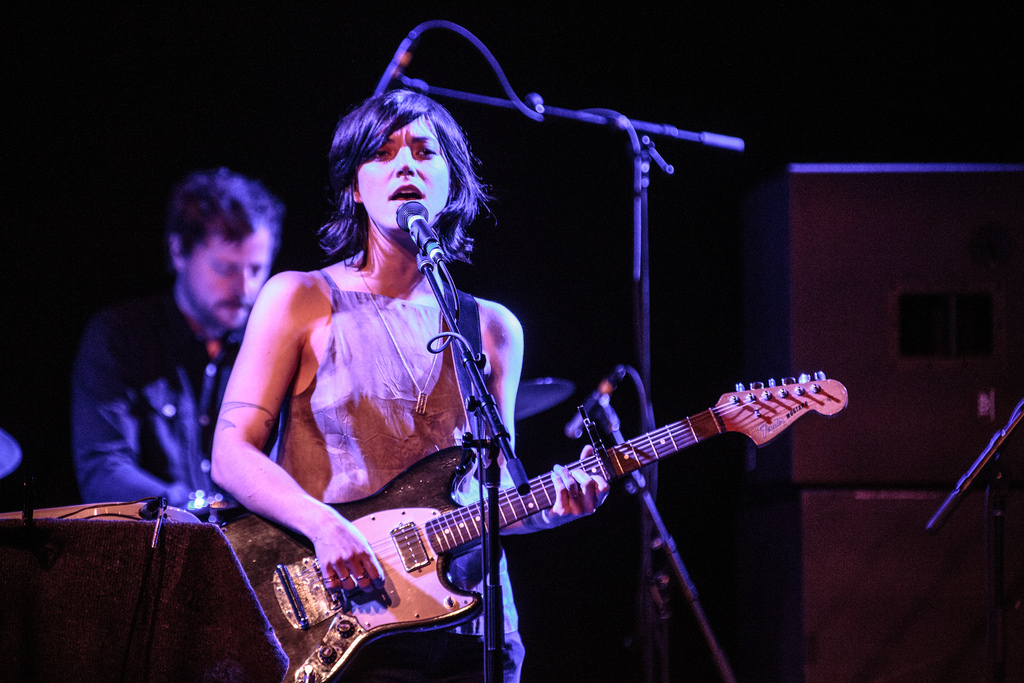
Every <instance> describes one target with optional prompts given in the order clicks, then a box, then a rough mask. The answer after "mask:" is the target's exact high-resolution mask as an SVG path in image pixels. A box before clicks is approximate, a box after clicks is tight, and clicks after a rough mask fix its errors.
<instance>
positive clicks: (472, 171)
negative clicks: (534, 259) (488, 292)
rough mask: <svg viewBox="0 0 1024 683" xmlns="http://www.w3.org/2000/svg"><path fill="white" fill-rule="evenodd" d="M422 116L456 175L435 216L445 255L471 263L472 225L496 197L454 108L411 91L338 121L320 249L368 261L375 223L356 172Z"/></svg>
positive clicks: (390, 94)
mask: <svg viewBox="0 0 1024 683" xmlns="http://www.w3.org/2000/svg"><path fill="white" fill-rule="evenodd" d="M419 118H425V119H427V120H428V121H429V122H430V123H431V124H432V125H433V127H434V132H435V133H437V138H438V143H439V144H440V147H441V149H440V150H439V151H440V153H441V155H442V156H443V157H444V159H445V161H447V162H448V169H449V173H450V176H451V180H450V184H449V191H448V204H447V205H446V206H445V208H444V209H443V210H442V211H441V212H440V213H438V215H437V216H436V217H435V222H434V227H435V228H436V230H437V234H438V238H439V239H440V240H441V244H442V246H443V247H444V249H445V251H446V252H447V253H448V254H449V255H451V256H452V257H453V258H455V259H458V260H460V261H466V262H469V260H470V255H471V254H472V251H473V238H472V237H471V236H470V235H469V232H468V227H469V224H470V223H472V222H473V220H474V219H475V218H476V216H477V214H478V213H479V211H480V210H481V209H483V208H485V207H486V202H487V200H488V199H490V197H489V196H488V194H487V190H486V188H485V187H484V185H483V183H482V182H481V181H480V178H479V176H478V175H477V172H476V168H477V159H476V157H474V156H473V154H472V152H471V151H470V149H469V141H468V140H467V139H466V134H465V133H464V132H463V130H462V128H461V127H460V126H459V124H458V123H456V122H455V119H453V118H452V115H451V114H450V113H449V112H448V110H447V109H445V108H444V107H442V106H441V105H440V104H438V103H437V102H435V101H434V100H432V99H431V98H429V97H427V96H426V95H421V94H419V93H416V92H412V91H410V90H389V91H387V92H385V93H382V94H380V95H375V96H374V97H371V98H369V99H367V100H366V101H364V102H363V103H362V104H360V105H359V106H358V107H356V108H355V109H353V110H352V111H351V112H349V113H348V114H347V115H345V116H343V117H342V118H341V120H340V121H339V122H338V127H337V128H336V129H335V131H334V142H333V143H332V144H331V151H330V154H329V155H328V160H329V162H330V171H329V176H330V183H331V184H330V192H331V197H330V198H331V203H332V205H333V207H334V210H333V211H332V214H331V217H330V219H329V220H328V221H327V222H326V223H325V224H324V225H323V226H321V228H320V233H319V234H320V246H321V247H323V249H324V251H325V252H326V253H327V255H328V257H330V258H333V259H341V260H345V259H351V258H353V257H355V256H356V255H358V254H359V253H360V252H363V259H364V260H365V258H366V255H365V249H366V241H367V236H368V233H369V220H368V217H367V215H366V209H365V208H364V207H363V205H362V204H360V203H358V202H356V200H355V194H354V187H355V181H356V174H357V173H358V171H359V167H360V166H362V165H363V164H364V163H366V162H367V161H369V160H370V159H372V158H373V156H374V154H376V153H377V151H378V150H379V149H380V148H381V147H382V146H383V145H384V143H385V142H387V140H388V138H389V137H390V136H391V134H392V133H394V132H395V131H396V130H399V129H401V128H404V127H405V126H407V125H409V124H410V123H412V122H413V121H415V120H416V119H419ZM364 262H365V261H364Z"/></svg>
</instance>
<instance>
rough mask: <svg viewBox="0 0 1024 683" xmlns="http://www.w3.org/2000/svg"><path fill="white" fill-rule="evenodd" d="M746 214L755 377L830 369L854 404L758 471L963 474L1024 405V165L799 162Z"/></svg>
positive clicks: (799, 433) (893, 476)
mask: <svg viewBox="0 0 1024 683" xmlns="http://www.w3.org/2000/svg"><path fill="white" fill-rule="evenodd" d="M748 215H749V218H748V221H747V231H746V234H747V240H746V245H745V255H746V267H745V269H744V273H745V277H746V292H747V297H746V319H747V343H746V347H747V358H748V366H749V367H750V372H751V376H752V377H762V376H767V375H768V374H769V373H772V372H776V373H781V372H786V371H789V372H792V373H799V372H803V371H816V370H822V371H824V372H826V374H828V375H829V376H830V377H833V378H835V379H838V380H840V381H841V382H843V383H844V384H845V385H846V387H847V389H848V390H849V397H850V402H849V407H848V408H847V410H846V411H845V412H844V413H843V414H841V415H840V416H838V417H837V418H836V419H834V420H825V421H822V420H803V421H802V422H800V423H799V424H797V425H795V427H794V429H793V432H792V435H791V440H792V450H791V458H792V459H791V462H785V463H779V462H772V461H771V458H763V459H761V460H762V462H759V463H757V467H758V468H759V472H760V473H761V474H763V475H764V476H766V477H767V478H773V479H783V480H791V481H793V482H796V483H799V484H825V485H833V484H851V485H858V486H865V485H868V486H870V485H879V486H891V485H894V484H899V485H910V486H919V485H947V484H951V483H954V482H956V480H957V479H958V478H959V476H960V475H961V474H962V473H963V470H964V469H965V467H966V465H968V464H970V462H971V461H972V460H973V458H974V457H975V456H976V455H977V454H978V452H979V451H980V450H981V449H982V448H983V447H984V446H985V445H986V444H987V443H988V440H989V439H990V438H991V436H992V434H993V432H994V431H995V430H996V429H997V428H998V427H1000V426H1002V425H1003V424H1005V423H1006V421H1007V419H1008V418H1009V416H1010V413H1011V411H1012V409H1013V407H1014V406H1015V405H1016V403H1017V402H1018V401H1020V400H1021V399H1022V398H1024V167H1013V166H938V165H916V166H902V165H901V166H886V165H853V166H851V165H793V166H790V167H789V169H788V173H786V174H784V175H783V176H782V177H781V178H779V179H778V181H777V182H775V183H769V184H766V185H765V186H764V187H763V188H761V190H760V191H759V192H757V193H756V194H755V195H753V196H752V197H751V201H750V205H749V214H748Z"/></svg>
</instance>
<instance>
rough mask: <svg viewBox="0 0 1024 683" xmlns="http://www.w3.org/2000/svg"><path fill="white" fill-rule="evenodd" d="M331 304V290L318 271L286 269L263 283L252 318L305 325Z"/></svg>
mask: <svg viewBox="0 0 1024 683" xmlns="http://www.w3.org/2000/svg"><path fill="white" fill-rule="evenodd" d="M330 307H331V299H330V291H329V289H328V287H327V284H326V283H325V282H324V280H323V278H322V277H321V276H320V275H319V274H318V273H316V272H311V273H306V272H299V271H284V272H281V273H277V274H276V275H274V276H273V277H271V278H270V279H269V280H267V282H266V284H265V285H263V289H261V290H260V293H259V296H258V297H257V299H256V304H255V306H254V307H253V311H252V318H254V319H256V320H268V322H270V321H273V324H274V325H278V324H281V323H287V324H291V325H295V324H300V325H301V323H302V322H303V321H311V320H313V319H315V318H318V317H322V316H323V315H325V313H329V312H330Z"/></svg>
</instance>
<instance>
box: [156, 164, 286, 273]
mask: <svg viewBox="0 0 1024 683" xmlns="http://www.w3.org/2000/svg"><path fill="white" fill-rule="evenodd" d="M283 222H284V204H283V203H281V201H280V200H279V199H278V198H277V197H275V196H274V195H272V194H271V193H270V192H269V191H267V189H266V188H265V187H264V186H263V184H262V183H260V182H259V181H258V180H252V179H250V178H246V177H245V176H242V175H239V174H238V173H234V172H232V171H230V170H228V169H226V168H217V169H211V170H207V171H194V172H192V173H190V174H189V175H188V176H187V177H186V178H185V179H184V180H182V181H181V182H180V183H179V184H178V185H177V186H175V188H174V190H173V191H172V192H171V199H170V202H169V203H168V206H167V226H166V228H167V234H166V237H167V240H168V242H170V238H171V236H172V235H174V236H177V237H178V239H179V241H180V243H181V253H182V255H184V256H188V255H189V254H191V253H192V250H193V249H194V248H195V246H196V245H197V244H200V243H202V242H203V241H205V240H206V239H207V238H208V237H211V236H214V235H216V236H218V237H220V238H222V239H224V240H225V241H227V242H235V243H237V242H241V241H242V240H244V239H245V238H246V237H248V236H249V235H251V234H252V233H253V232H255V231H256V229H257V228H259V227H266V228H268V229H269V230H270V233H271V235H272V236H273V238H274V252H273V253H275V254H276V252H277V249H278V247H279V246H280V244H281V225H282V223H283Z"/></svg>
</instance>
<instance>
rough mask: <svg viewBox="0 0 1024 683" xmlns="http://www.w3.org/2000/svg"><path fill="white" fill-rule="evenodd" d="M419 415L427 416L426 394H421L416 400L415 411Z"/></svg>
mask: <svg viewBox="0 0 1024 683" xmlns="http://www.w3.org/2000/svg"><path fill="white" fill-rule="evenodd" d="M413 410H415V411H416V414H417V415H426V414H427V395H426V393H424V392H422V391H421V392H420V395H419V396H418V397H417V398H416V407H415V408H414V409H413Z"/></svg>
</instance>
